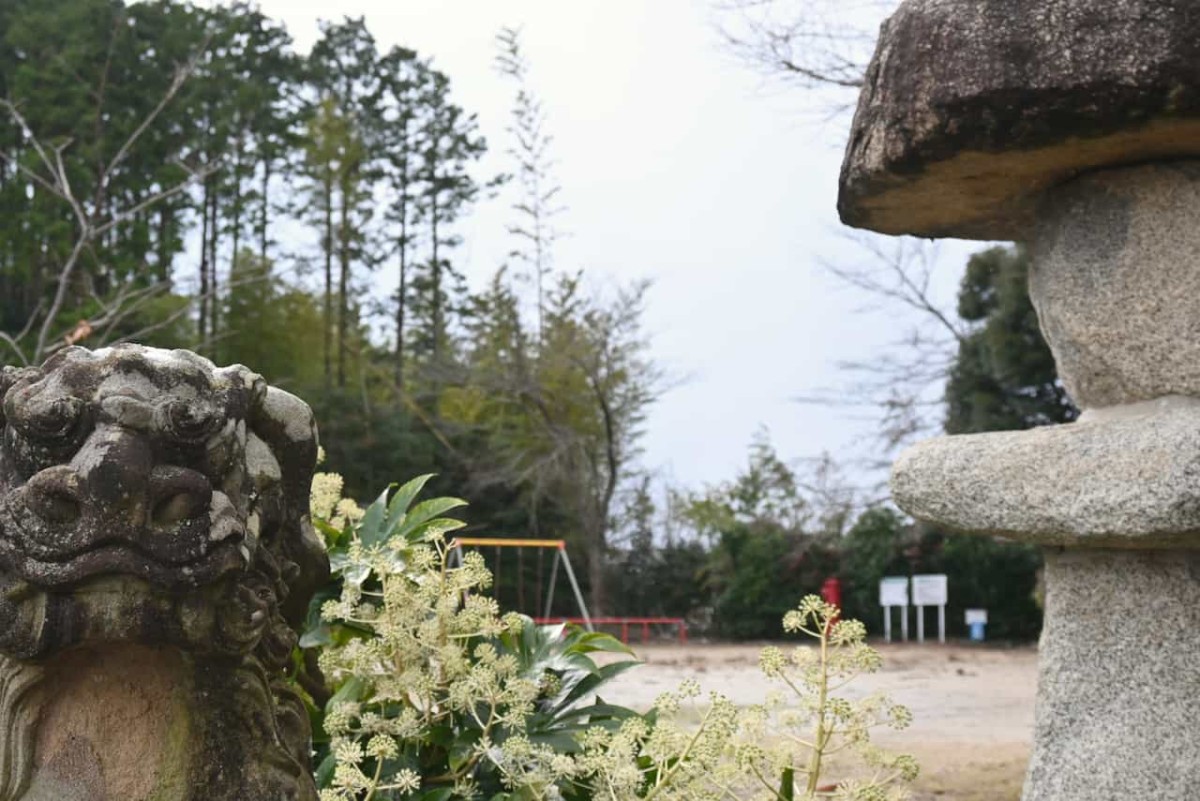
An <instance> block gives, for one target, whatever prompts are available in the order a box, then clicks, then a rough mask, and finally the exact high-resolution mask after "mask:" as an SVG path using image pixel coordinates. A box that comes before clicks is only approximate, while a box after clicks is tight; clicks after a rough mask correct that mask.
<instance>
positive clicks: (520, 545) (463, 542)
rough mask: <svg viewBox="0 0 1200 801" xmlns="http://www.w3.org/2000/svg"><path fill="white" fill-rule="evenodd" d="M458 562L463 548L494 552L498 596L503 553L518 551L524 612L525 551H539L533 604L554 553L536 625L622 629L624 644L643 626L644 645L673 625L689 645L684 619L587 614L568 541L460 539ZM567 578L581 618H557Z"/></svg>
mask: <svg viewBox="0 0 1200 801" xmlns="http://www.w3.org/2000/svg"><path fill="white" fill-rule="evenodd" d="M453 547H454V553H455V559H456V561H457V563H458V564H462V549H463V548H495V564H494V565H493V567H492V576H493V579H494V582H493V583H494V586H495V587H496V591H497V593H499V589H500V577H501V572H500V571H501V558H500V555H501V553H502V551H503V550H504V549H506V548H516V550H517V581H516V585H517V608H518V609H519V610H520V611H525V609H526V604H525V563H524V549H525V548H533V549H535V550H536V551H537V572H536V587H535V592H534V599H535V600H534V603H535V604H536V603H538V602H540V601H541V599H542V598H543V595H542V589H543V584H542V576H543V574H544V563H545V558H544V554H545V553H546V551H551V552H552V553H553V556H552V557H551V563H550V581H549V586H548V588H547V589H546V593H545V596H544V597H545V601H544V604H543V606H542V610H543V613H542V615H541V616H537V615H531V617H533V620H534V622H535V623H538V624H548V623H574V624H578V625H582V626H583V627H585V628H586V629H587V630H588V631H595V630H596V629H595V627H596V626H620V630H621V642H624V643H628V642H629V627H630V626H641V629H642V631H641V635H642V638H641V641H642V642H646V641H647V640H648V639H650V626H652V625H670V626H675V627H676V629H677V630H678V632H679V642H681V643H686V642H687V624H686V623H685V622H684V620H683V618H678V617H636V616H634V617H630V616H625V615H620V616H605V617H593V616H592V614H591V613H590V612H589V611H588V608H587V602H586V601H584V599H583V591H582V590H581V589H580V587H579V581H578V579H577V578H576V577H575V570H574V569H573V568H572V567H571V558H570V557H569V556H568V555H567V543H566V541H565V540H542V539H512V538H508V537H459V538H458V539H456V540H454V542H453ZM560 567H561V569H562V572H563V573H565V574H566V577H567V581H568V582H569V583H570V586H571V592H572V594H573V595H574V597H575V603H576V605H577V607H578V611H579V614H578V615H572V616H555V615H554V591H555V589H556V588H557V583H558V573H559V569H560Z"/></svg>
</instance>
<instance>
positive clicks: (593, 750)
mask: <svg viewBox="0 0 1200 801" xmlns="http://www.w3.org/2000/svg"><path fill="white" fill-rule="evenodd" d="M340 493H341V483H340V478H339V479H338V480H337V481H336V482H335V481H334V480H333V479H332V478H322V479H321V480H320V481H319V482H314V490H313V510H314V514H319V515H325V516H327V517H326V519H329V518H330V517H332V516H337V515H341V516H343V518H344V519H348V520H349V522H351V523H353V522H354V521H355V520H357V519H358V518H354V517H350V515H348V514H347V512H346V510H344V509H343V504H342V503H341V499H340ZM422 540H423V541H420V542H418V543H416V544H414V543H412V542H409V541H407V540H404V539H403V538H397V539H395V540H388V541H385V542H383V543H380V544H373V545H369V546H368V545H364V544H363V543H362V542H361V541H360V540H359V539H358V538H357V537H355V538H354V539H353V541H352V542H351V543H350V545H349V547H348V548H347V550H346V554H345V559H346V567H345V568H344V569H343V571H342V575H343V576H344V577H345V581H344V585H343V590H342V593H341V595H340V597H338V598H336V599H334V600H331V601H328V602H327V603H326V604H325V606H324V608H323V610H322V617H323V618H324V619H325V620H326V621H328V622H329V623H331V624H334V625H337V626H341V627H342V628H343V630H344V631H346V632H350V634H348V635H346V636H344V637H342V638H340V639H338V640H336V641H335V643H334V644H333V645H330V646H327V647H326V648H325V650H324V651H323V652H322V653H321V656H320V660H319V662H320V667H321V670H322V671H323V672H324V674H325V676H326V677H327V678H328V679H331V680H332V681H333V682H334V684H335V686H339V687H342V688H343V691H342V692H339V695H338V696H336V697H335V698H336V700H335V702H333V703H331V705H330V707H329V708H328V709H327V711H326V715H325V719H324V728H325V731H326V733H327V734H329V735H330V737H331V738H332V743H331V749H332V753H333V756H334V759H335V761H336V767H335V769H334V772H333V778H332V781H331V783H330V784H329V786H327V787H326V788H325V789H323V790H322V791H321V801H373V799H374V801H378V799H380V798H383V797H387V798H403V797H406V796H410V795H411V796H416V794H417V793H419V792H423V791H428V790H430V789H431V788H445V789H448V790H449V795H448V796H446V795H438V796H437V797H438V798H439V799H442V798H449V799H477V798H485V797H489V798H490V797H493V795H492V792H493V791H487V793H486V794H485V791H484V789H483V788H481V787H480V782H481V781H482V780H483V779H482V778H481V777H482V776H483V775H484V774H488V775H490V776H493V777H495V776H498V777H499V781H500V782H501V783H502V784H503V786H504V788H505V789H506V791H507V792H510V793H512V798H514V799H516V798H519V799H526V800H527V801H561V799H563V798H564V794H567V795H568V796H569V797H570V798H572V799H608V801H634V800H635V799H641V800H642V801H730V800H732V801H749V800H750V799H764V800H766V799H771V800H772V801H776V800H777V799H779V798H785V797H786V798H793V797H794V798H797V799H809V800H813V799H817V798H823V799H827V798H834V799H840V801H900V800H901V799H905V798H907V797H908V795H907V791H906V789H905V784H907V783H908V782H909V781H911V780H912V779H913V778H915V776H916V774H917V766H916V763H915V762H914V761H913V760H912V758H911V757H907V756H891V755H888V754H885V753H884V752H882V751H880V750H879V749H877V748H876V747H874V746H873V745H872V744H871V742H870V731H871V729H872V728H874V727H876V726H879V725H889V726H893V727H895V728H903V727H904V726H906V725H908V723H909V721H910V715H909V713H908V710H906V709H905V708H903V707H901V706H898V705H895V704H892V703H890V702H889V701H888V700H887V699H885V698H883V697H882V696H871V697H868V698H866V699H863V700H857V701H850V700H847V699H845V698H843V697H840V696H838V695H837V694H836V693H837V691H838V690H839V689H840V688H841V687H843V686H844V685H845V684H846V683H848V682H849V681H851V680H853V679H854V677H855V676H857V675H859V674H861V673H869V672H873V671H875V670H878V669H879V667H880V657H879V655H878V653H876V652H875V651H873V650H872V649H871V648H869V647H867V646H866V644H865V643H864V642H863V640H864V637H865V634H866V632H865V629H864V627H863V626H862V624H861V623H858V622H857V621H840V620H838V619H837V615H838V610H837V609H836V608H835V607H833V606H830V605H829V604H825V603H824V602H822V601H821V600H820V599H819V598H816V597H815V596H809V597H807V598H805V599H804V600H803V601H802V602H801V604H800V606H799V607H798V608H797V609H795V610H793V611H791V612H789V613H788V614H787V615H786V616H785V618H784V621H783V623H784V628H785V629H786V630H787V631H789V632H796V633H801V634H805V635H807V636H808V637H810V638H812V640H813V644H812V645H811V646H808V647H799V648H796V649H794V650H793V651H792V652H791V653H785V652H784V651H783V650H781V649H779V648H766V649H764V650H763V651H762V654H761V659H760V664H761V668H762V671H763V673H764V674H765V675H766V676H767V677H768V678H769V679H770V680H772V681H773V682H775V683H776V684H777V685H778V687H779V690H778V691H776V692H772V693H771V694H770V695H769V696H768V697H767V699H766V700H765V702H764V703H762V704H759V705H755V706H752V707H748V708H743V709H739V708H738V707H736V706H735V705H734V704H733V703H732V702H731V701H729V700H728V699H725V698H722V697H720V696H717V695H713V696H710V698H709V699H708V701H707V703H706V704H704V710H703V712H701V713H699V714H698V715H697V713H696V712H695V711H694V709H693V707H694V706H695V704H696V702H697V700H698V699H699V698H700V695H701V691H700V687H699V685H697V684H696V683H695V682H691V681H689V682H685V683H684V684H683V685H682V686H681V687H679V689H678V690H676V691H675V692H671V693H667V694H665V695H663V696H662V697H661V698H659V700H658V701H657V703H656V705H655V708H654V710H653V711H652V712H651V713H650V714H649V715H646V716H644V717H643V716H628V717H625V718H624V719H623V720H621V721H619V722H617V721H609V723H610V724H611V725H592V726H591V728H587V729H586V730H584V731H582V733H581V734H579V735H576V736H575V739H573V740H572V741H571V742H570V743H568V744H567V746H566V747H564V746H563V744H562V743H561V742H557V743H552V741H549V740H546V739H544V738H537V739H535V738H533V737H531V736H529V735H528V734H527V731H528V727H527V723H528V722H529V720H530V718H531V716H532V715H534V714H535V712H536V710H537V705H538V703H539V701H540V700H542V699H548V698H553V697H556V696H558V695H559V694H560V692H561V691H562V687H561V686H560V680H559V679H558V677H557V676H555V675H553V674H550V673H543V674H542V675H527V674H526V673H524V672H523V669H522V666H521V664H520V663H519V662H518V660H517V658H516V657H514V656H513V654H512V653H506V652H502V651H501V650H498V649H497V647H496V646H495V645H494V644H492V643H493V642H494V641H495V639H496V638H498V637H500V636H501V635H503V634H506V633H507V634H510V635H517V636H519V635H520V634H521V630H522V628H523V626H524V625H525V619H524V618H521V617H520V616H517V615H502V614H501V611H500V609H499V608H498V606H497V604H496V602H495V600H493V599H492V598H490V597H487V596H485V595H482V594H481V592H482V591H483V590H486V589H487V588H488V587H489V586H490V585H491V580H492V577H491V574H490V573H489V572H488V570H487V568H486V565H485V563H484V560H483V557H482V556H481V555H479V554H477V553H472V552H467V553H464V554H463V558H462V563H461V565H460V566H457V567H451V565H450V554H451V552H452V551H453V550H454V549H453V546H452V543H448V542H447V541H446V539H445V536H444V533H443V532H441V531H440V530H432V533H431V534H430V535H429V536H427V537H423V538H422ZM464 723H465V724H467V725H466V726H465V728H469V729H470V730H471V731H472V732H474V733H475V736H473V738H472V739H471V740H469V741H468V742H466V743H465V744H464V743H463V742H456V744H452V745H449V746H447V742H448V740H451V739H453V737H454V736H455V732H461V731H463V730H464V725H463V724H464ZM589 725H590V724H589ZM437 747H443V748H444V749H448V754H449V756H448V758H447V759H446V760H445V764H439V765H438V766H437V767H436V768H433V769H429V768H428V766H427V765H426V764H425V763H423V762H422V756H421V755H422V754H423V753H427V750H428V749H431V748H437ZM835 755H836V756H835ZM850 755H857V757H858V759H857V760H856V765H857V767H858V770H857V771H850V770H849V768H850V767H851V764H852V763H851V762H850V761H849V760H848V759H847V757H848V756H850ZM831 758H833V759H834V760H835V762H834V767H835V769H836V773H837V774H838V775H842V774H845V775H846V778H844V779H842V780H837V781H835V780H831V779H829V778H828V775H829V774H830V773H831V772H832V771H831V770H830V768H831V766H830V763H829V762H828V760H830V759H831ZM863 768H865V770H863ZM860 774H862V775H860ZM785 783H791V784H792V787H789V789H788V791H787V792H786V793H785V792H783V785H784V784H785ZM792 788H794V790H793V789H792Z"/></svg>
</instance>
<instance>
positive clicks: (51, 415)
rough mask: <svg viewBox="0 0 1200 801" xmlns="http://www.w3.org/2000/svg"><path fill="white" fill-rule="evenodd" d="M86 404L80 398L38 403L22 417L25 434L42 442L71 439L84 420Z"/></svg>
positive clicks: (21, 423) (21, 421) (59, 441)
mask: <svg viewBox="0 0 1200 801" xmlns="http://www.w3.org/2000/svg"><path fill="white" fill-rule="evenodd" d="M83 408H84V404H83V401H81V400H80V399H79V398H72V397H65V398H55V399H54V400H51V401H47V402H42V403H36V404H35V405H33V406H32V408H30V409H29V410H28V411H27V412H26V413H25V414H23V415H21V417H20V427H21V428H22V429H23V430H24V432H25V434H26V435H27V436H29V437H31V438H33V439H35V440H39V441H42V442H51V443H61V442H65V441H66V440H69V439H71V438H72V437H73V436H74V435H75V434H76V433H77V432H78V431H79V426H80V423H81V421H82V420H83Z"/></svg>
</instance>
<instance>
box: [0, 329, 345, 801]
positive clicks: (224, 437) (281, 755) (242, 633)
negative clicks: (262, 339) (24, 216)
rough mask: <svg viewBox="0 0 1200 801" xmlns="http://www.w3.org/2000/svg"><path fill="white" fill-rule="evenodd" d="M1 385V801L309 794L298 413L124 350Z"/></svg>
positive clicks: (291, 403)
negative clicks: (297, 677)
mask: <svg viewBox="0 0 1200 801" xmlns="http://www.w3.org/2000/svg"><path fill="white" fill-rule="evenodd" d="M0 396H2V397H3V406H2V414H0V426H2V427H3V438H2V439H0V801H316V798H317V791H316V788H315V786H314V784H313V780H312V776H311V764H310V753H311V736H310V732H309V727H308V716H307V712H306V710H305V707H304V705H303V703H302V702H301V700H300V698H299V697H298V696H297V695H296V694H295V693H294V692H292V690H291V689H290V688H289V686H288V684H287V681H286V670H287V669H288V668H289V667H290V660H291V654H292V650H293V648H294V646H295V644H296V628H297V627H298V626H299V625H300V623H301V622H302V620H303V617H304V613H305V611H306V608H307V604H308V600H309V598H310V597H311V595H312V592H313V590H314V588H315V587H316V586H317V584H319V582H321V581H322V580H323V578H324V576H326V575H327V571H328V562H327V560H326V558H325V554H324V550H323V548H322V546H321V544H320V542H319V540H317V539H316V537H315V535H314V532H313V531H312V526H311V524H310V522H309V519H308V502H309V501H308V494H309V483H310V480H311V476H312V469H313V465H314V462H315V459H316V432H315V429H314V426H313V421H312V414H311V412H310V410H309V409H308V407H307V406H306V405H304V404H303V403H302V402H301V401H299V400H298V399H296V398H294V397H292V396H290V395H288V394H287V393H284V392H281V391H279V390H276V389H274V388H271V387H268V386H267V385H266V384H265V382H263V380H262V378H260V377H259V376H257V375H255V374H254V373H251V372H250V371H249V370H247V369H246V368H244V367H240V366H237V367H231V368H225V369H218V368H216V367H214V366H213V364H212V363H211V362H209V361H207V360H205V359H203V358H201V357H199V356H196V355H195V354H192V353H188V352H185V351H161V350H155V349H151V348H142V347H138V346H133V345H127V346H120V347H116V348H112V349H107V350H102V351H96V352H89V351H85V350H82V349H79V348H71V349H68V350H65V351H62V352H60V353H59V354H57V355H55V356H54V357H52V358H51V359H49V360H48V361H47V362H46V364H44V365H43V366H41V367H38V368H27V369H20V370H17V369H12V368H5V369H4V371H3V372H2V373H0Z"/></svg>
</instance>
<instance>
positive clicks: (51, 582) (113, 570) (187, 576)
mask: <svg viewBox="0 0 1200 801" xmlns="http://www.w3.org/2000/svg"><path fill="white" fill-rule="evenodd" d="M243 549H244V546H242V544H241V543H240V542H237V543H235V542H223V543H219V544H218V545H216V546H214V547H213V548H212V549H211V550H210V551H209V552H208V553H206V554H204V555H202V556H200V557H197V558H195V559H193V560H191V561H188V562H183V563H175V564H167V563H164V562H160V561H158V560H157V559H155V558H154V557H153V556H152V555H150V554H147V553H146V552H144V551H142V550H141V549H139V548H137V547H135V546H130V545H127V544H121V545H102V546H99V547H96V548H93V549H91V550H89V551H86V552H84V553H81V554H79V555H77V556H75V557H73V558H71V559H68V560H66V561H60V562H50V561H42V560H39V559H35V558H34V557H32V556H29V555H28V554H26V553H21V552H20V551H19V550H17V549H14V548H12V546H11V545H10V544H9V543H7V542H4V543H0V559H2V560H3V561H5V562H6V563H7V564H8V565H9V570H10V571H11V572H12V573H13V574H15V575H17V576H20V577H21V578H24V579H26V580H27V581H32V582H36V583H37V584H39V585H41V586H45V587H50V588H55V587H66V586H69V585H73V584H77V583H79V582H81V581H86V580H87V579H91V578H95V577H97V576H105V575H114V576H116V575H128V576H134V577H137V578H139V579H143V580H145V581H147V582H149V583H150V584H153V585H156V586H161V587H165V588H186V587H197V586H201V585H204V584H211V583H213V582H215V581H217V580H219V579H220V578H221V577H223V576H225V575H227V574H229V573H232V572H236V571H240V570H243V569H244V568H245V566H246V561H247V560H246V557H245V555H244V553H243Z"/></svg>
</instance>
